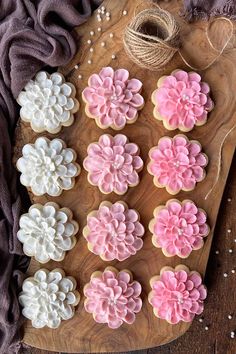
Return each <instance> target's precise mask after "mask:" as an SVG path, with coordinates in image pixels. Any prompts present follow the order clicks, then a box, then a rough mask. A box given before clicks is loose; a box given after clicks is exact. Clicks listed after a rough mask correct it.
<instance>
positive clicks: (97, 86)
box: [82, 67, 144, 130]
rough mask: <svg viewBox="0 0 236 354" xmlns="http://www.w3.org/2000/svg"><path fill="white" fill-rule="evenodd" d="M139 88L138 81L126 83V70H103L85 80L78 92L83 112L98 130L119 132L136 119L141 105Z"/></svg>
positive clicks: (127, 75)
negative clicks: (82, 87)
mask: <svg viewBox="0 0 236 354" xmlns="http://www.w3.org/2000/svg"><path fill="white" fill-rule="evenodd" d="M141 89H142V83H141V81H139V80H137V79H130V80H129V72H128V70H126V69H118V70H113V69H112V68H110V67H106V68H103V69H102V70H101V71H100V72H99V74H93V75H91V76H90V77H89V80H88V87H86V88H85V89H84V90H83V92H82V98H83V100H84V101H85V103H86V106H85V112H86V114H87V116H88V117H90V118H93V119H95V121H96V123H97V125H98V126H99V127H100V128H102V129H106V128H109V127H111V128H113V129H115V130H120V129H122V128H124V126H125V124H126V123H127V124H131V123H134V122H135V121H136V119H137V118H138V111H139V110H140V109H141V108H142V107H143V106H144V99H143V97H142V96H141V95H140V93H139V92H140V91H141Z"/></svg>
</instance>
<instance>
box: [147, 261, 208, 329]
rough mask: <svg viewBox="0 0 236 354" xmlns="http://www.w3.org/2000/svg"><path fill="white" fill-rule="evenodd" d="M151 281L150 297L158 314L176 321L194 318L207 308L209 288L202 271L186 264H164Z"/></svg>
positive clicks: (174, 322)
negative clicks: (167, 265)
mask: <svg viewBox="0 0 236 354" xmlns="http://www.w3.org/2000/svg"><path fill="white" fill-rule="evenodd" d="M150 285H151V288H152V290H151V292H150V293H149V295H148V300H149V302H150V304H151V305H152V307H153V312H154V314H155V316H157V317H158V318H161V319H163V320H166V321H167V322H169V323H171V324H176V323H179V322H180V321H183V322H191V321H192V320H193V319H194V317H195V316H196V315H200V314H201V313H202V312H203V309H204V300H205V299H206V296H207V290H206V287H205V286H204V285H203V284H202V277H201V275H200V274H199V273H198V272H196V271H190V270H189V269H188V268H187V267H186V266H184V265H179V266H177V267H176V268H175V269H173V268H171V267H164V268H162V270H161V272H160V275H158V276H154V277H153V278H151V280H150Z"/></svg>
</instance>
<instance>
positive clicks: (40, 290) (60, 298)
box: [19, 269, 80, 328]
mask: <svg viewBox="0 0 236 354" xmlns="http://www.w3.org/2000/svg"><path fill="white" fill-rule="evenodd" d="M76 285H77V284H76V280H75V279H74V278H73V277H65V273H64V271H63V270H62V269H54V270H53V271H51V272H50V271H49V270H47V269H40V270H38V271H37V272H36V273H35V274H34V276H33V277H30V278H27V279H26V280H25V281H24V282H23V286H22V292H21V293H20V295H19V302H20V304H21V306H22V307H23V310H22V314H23V315H24V316H25V317H26V318H28V319H29V320H31V321H32V326H33V327H35V328H43V327H46V326H47V327H49V328H58V327H59V326H60V324H61V321H62V320H69V319H70V318H72V317H73V316H74V312H75V306H77V305H78V303H79V300H80V294H79V293H78V291H77V290H75V289H76Z"/></svg>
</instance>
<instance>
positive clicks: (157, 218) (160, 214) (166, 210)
mask: <svg viewBox="0 0 236 354" xmlns="http://www.w3.org/2000/svg"><path fill="white" fill-rule="evenodd" d="M206 218H207V216H206V212H205V211H204V210H202V209H200V208H198V207H197V206H196V205H195V204H194V202H192V201H191V200H184V201H183V202H180V201H178V200H176V199H171V200H169V201H168V202H167V203H166V205H160V206H158V207H157V208H156V209H155V210H154V219H152V220H151V221H150V223H149V229H150V231H151V233H152V234H153V236H152V242H153V244H154V245H155V246H156V247H158V248H161V249H162V252H163V253H164V255H165V256H167V257H172V256H179V257H181V258H187V257H188V256H189V255H190V253H191V252H192V251H193V250H198V249H200V248H201V247H202V246H203V245H204V240H203V238H204V237H206V236H207V235H208V233H209V230H210V229H209V226H208V225H207V223H206Z"/></svg>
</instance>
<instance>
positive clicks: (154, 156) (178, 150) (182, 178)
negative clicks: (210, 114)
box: [147, 134, 208, 194]
mask: <svg viewBox="0 0 236 354" xmlns="http://www.w3.org/2000/svg"><path fill="white" fill-rule="evenodd" d="M201 149H202V147H201V144H200V143H199V142H198V141H196V140H188V138H187V137H186V136H185V135H182V134H178V135H175V136H174V137H173V138H170V137H167V136H164V137H162V138H161V139H160V140H159V142H158V145H157V146H155V147H153V148H152V149H151V150H150V151H149V157H150V160H151V161H150V162H149V164H148V167H147V169H148V172H149V173H150V174H151V175H153V176H154V179H153V180H154V184H155V185H156V186H157V187H159V188H163V187H165V188H166V190H167V192H168V193H170V194H177V193H179V192H180V191H181V190H183V191H191V190H193V189H194V188H195V186H196V183H197V182H200V181H202V180H203V179H204V178H205V176H206V172H205V169H204V167H205V166H206V165H207V163H208V158H207V155H206V154H204V153H202V152H201Z"/></svg>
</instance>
